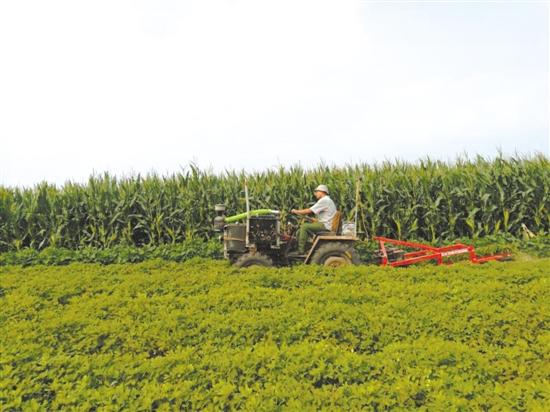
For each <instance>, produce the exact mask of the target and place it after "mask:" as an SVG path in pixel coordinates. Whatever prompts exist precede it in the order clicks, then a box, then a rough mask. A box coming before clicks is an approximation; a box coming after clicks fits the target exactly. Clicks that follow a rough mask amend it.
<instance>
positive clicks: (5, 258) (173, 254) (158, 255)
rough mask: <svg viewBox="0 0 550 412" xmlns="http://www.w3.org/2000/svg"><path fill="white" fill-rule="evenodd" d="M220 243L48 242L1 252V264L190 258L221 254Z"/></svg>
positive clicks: (178, 260)
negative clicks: (84, 244) (78, 246)
mask: <svg viewBox="0 0 550 412" xmlns="http://www.w3.org/2000/svg"><path fill="white" fill-rule="evenodd" d="M222 255H223V252H222V245H221V244H220V242H218V241H215V240H210V241H203V240H201V239H188V240H185V241H183V242H182V243H177V244H173V245H172V244H170V245H160V246H142V247H137V246H124V245H116V246H112V247H110V248H107V249H100V248H93V247H85V248H82V249H76V250H73V249H66V248H58V247H52V246H49V247H47V248H45V249H42V250H40V251H38V250H35V249H31V248H26V249H21V250H19V251H13V252H6V253H2V254H0V266H6V265H22V266H31V265H67V264H69V263H75V262H83V263H101V264H103V265H107V264H111V263H137V262H143V261H145V260H150V259H162V260H166V261H171V262H183V261H186V260H189V259H192V258H197V257H198V258H221V257H222Z"/></svg>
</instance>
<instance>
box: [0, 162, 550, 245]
mask: <svg viewBox="0 0 550 412" xmlns="http://www.w3.org/2000/svg"><path fill="white" fill-rule="evenodd" d="M245 180H246V181H247V182H248V187H249V192H250V195H251V199H250V200H251V206H252V207H253V208H259V209H263V208H269V209H279V210H281V212H282V216H283V218H285V217H286V215H287V213H288V211H289V210H290V209H292V208H296V207H306V206H309V205H311V204H312V203H313V202H314V200H315V199H314V198H313V196H312V190H313V188H314V187H315V186H316V185H317V184H319V183H324V184H327V185H328V186H329V188H330V190H331V197H332V198H333V199H334V200H335V202H336V203H337V205H338V207H339V209H340V210H341V211H342V212H343V214H344V216H348V217H353V216H354V215H355V207H356V202H355V196H356V195H355V185H356V182H357V181H358V180H359V181H360V182H361V183H360V197H359V213H358V222H357V224H358V229H359V232H360V233H362V234H363V235H364V236H366V237H372V236H376V235H384V236H388V237H398V238H406V239H417V240H427V241H430V242H442V241H445V240H452V239H455V238H459V237H482V236H487V235H496V234H499V233H507V234H511V235H515V236H520V235H521V227H522V224H525V225H527V226H528V227H529V228H530V230H532V231H534V232H535V233H542V234H545V233H548V232H549V231H550V206H549V204H550V161H549V159H548V158H547V157H545V156H543V155H538V156H532V157H518V156H516V157H511V158H505V157H503V156H502V155H501V156H498V157H497V158H495V159H492V160H488V159H484V158H482V157H479V156H478V157H475V158H473V159H469V158H464V157H462V158H458V159H456V160H455V161H454V162H442V161H434V160H431V159H429V158H427V159H422V160H420V161H419V162H416V163H407V162H403V161H385V162H382V163H380V164H376V165H368V164H356V165H347V166H343V167H335V166H330V165H326V164H321V165H319V166H317V167H314V168H309V169H306V168H303V167H301V166H293V167H289V168H283V167H277V168H273V169H267V170H265V171H259V172H252V173H245V172H243V171H234V170H229V171H225V172H223V173H214V172H212V171H209V170H201V169H200V168H198V167H197V166H195V165H189V166H188V167H185V168H183V169H182V170H181V171H179V172H177V173H173V174H171V175H167V176H159V175H156V174H149V175H146V176H141V175H134V176H124V177H115V176H112V175H110V174H108V173H105V174H101V175H94V176H91V177H90V178H89V179H88V181H87V182H86V183H83V184H81V183H74V182H67V183H66V184H64V185H63V186H55V185H51V184H47V183H41V184H38V185H36V186H34V187H30V188H29V187H26V188H18V187H15V188H10V187H1V186H0V252H3V251H10V250H16V249H23V248H33V249H44V248H46V247H48V246H61V247H64V248H71V249H80V248H86V247H96V248H108V247H113V246H116V245H126V246H145V245H149V246H159V245H164V244H175V243H180V242H184V241H185V240H186V239H188V238H189V237H193V238H199V239H200V238H202V239H208V238H211V237H212V236H214V234H213V233H212V231H211V220H212V217H213V213H212V207H213V205H214V204H216V203H225V204H226V205H227V208H228V211H230V212H231V213H233V214H236V213H239V212H242V211H244V209H245V199H244V191H243V186H244V181H245Z"/></svg>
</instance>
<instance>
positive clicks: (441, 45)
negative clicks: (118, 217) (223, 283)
mask: <svg viewBox="0 0 550 412" xmlns="http://www.w3.org/2000/svg"><path fill="white" fill-rule="evenodd" d="M548 8H549V6H548V4H547V3H546V2H479V1H478V2H467V1H462V2H372V1H348V0H337V1H323V0H315V1H309V0H306V1H303V0H293V1H286V0H278V1H273V2H264V1H257V0H256V1H243V0H213V1H195V0H190V1H185V2H182V1H177V0H131V1H130V0H120V1H112V0H111V1H106V0H95V1H93V2H91V1H87V2H85V1H75V0H67V1H60V0H50V1H43V0H17V1H0V185H4V186H16V185H20V186H31V185H34V184H36V183H38V182H41V181H44V180H45V181H48V182H52V183H56V184H63V183H64V182H66V181H76V182H85V181H86V179H87V178H88V176H89V175H90V174H92V173H95V174H97V173H102V172H105V171H109V172H111V173H114V174H117V175H124V176H127V175H131V174H136V173H149V172H157V173H160V174H168V173H173V172H178V171H180V170H182V169H185V168H186V167H187V166H188V165H189V164H190V163H194V164H196V165H198V166H200V167H201V168H207V169H211V170H212V171H214V172H223V171H224V170H227V169H245V170H248V171H254V170H264V169H267V168H272V167H278V166H281V165H282V166H290V165H296V164H300V165H302V166H304V167H311V166H315V165H317V164H319V163H321V162H322V163H325V164H335V165H343V164H349V163H359V162H368V163H376V162H381V161H384V160H392V159H401V160H409V161H414V160H416V159H419V158H425V157H426V156H430V157H432V158H437V159H443V160H452V159H455V158H456V157H457V156H459V155H468V156H474V155H476V154H481V155H483V156H487V157H492V156H495V155H496V154H497V153H498V152H499V151H500V152H502V153H504V154H505V155H511V154H515V153H518V154H522V155H529V154H532V153H544V154H546V155H550V152H549V150H550V149H549V144H550V142H549V112H550V110H549V52H548V50H549V16H550V11H549V10H548Z"/></svg>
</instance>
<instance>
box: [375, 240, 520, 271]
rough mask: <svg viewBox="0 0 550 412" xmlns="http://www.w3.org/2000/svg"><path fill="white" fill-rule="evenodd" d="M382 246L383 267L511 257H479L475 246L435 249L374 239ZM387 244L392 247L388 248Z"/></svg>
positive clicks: (475, 261)
mask: <svg viewBox="0 0 550 412" xmlns="http://www.w3.org/2000/svg"><path fill="white" fill-rule="evenodd" d="M373 239H374V240H376V241H378V244H379V245H380V258H381V260H380V264H381V265H382V266H385V265H390V266H408V265H412V264H414V263H419V262H424V261H430V260H433V261H435V262H436V263H437V264H438V265H441V264H451V263H452V262H448V261H445V260H444V259H445V258H448V257H451V256H455V255H462V254H467V255H468V257H469V259H470V262H472V263H485V262H489V261H492V260H506V259H508V258H509V257H510V255H509V254H499V255H491V256H482V257H480V256H477V255H476V252H475V249H474V247H473V246H468V245H464V244H462V243H455V244H453V245H449V246H443V247H435V246H430V245H426V244H423V243H415V242H407V241H404V240H396V239H389V238H386V237H374V238H373ZM386 244H388V245H391V246H386ZM395 246H400V247H403V248H406V249H409V250H411V251H410V252H405V251H402V250H398V249H396V248H395Z"/></svg>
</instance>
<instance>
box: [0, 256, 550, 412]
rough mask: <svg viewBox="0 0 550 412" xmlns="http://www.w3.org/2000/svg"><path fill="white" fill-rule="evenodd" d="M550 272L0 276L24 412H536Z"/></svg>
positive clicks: (220, 266) (17, 397)
mask: <svg viewBox="0 0 550 412" xmlns="http://www.w3.org/2000/svg"><path fill="white" fill-rule="evenodd" d="M549 265H550V260H549V259H540V260H531V261H529V262H511V263H498V262H494V263H489V264H486V265H483V266H474V265H470V264H463V263H457V264H455V265H453V266H448V267H445V266H442V267H434V266H426V267H416V268H412V267H411V268H407V269H392V268H381V267H375V266H359V267H350V268H345V269H339V270H334V269H330V268H324V267H309V266H301V267H296V268H284V269H266V268H252V269H247V270H243V271H237V270H235V269H234V268H232V267H230V266H229V265H227V263H226V262H212V261H210V262H208V261H194V262H186V263H170V262H161V261H149V262H146V263H139V264H135V265H117V264H113V265H109V266H101V265H92V264H71V265H68V266H63V267H45V266H33V267H28V268H22V267H18V266H8V267H0V288H1V289H0V290H1V291H2V293H1V294H0V330H1V331H2V333H0V351H1V352H0V354H1V356H0V400H1V402H2V407H3V408H4V409H6V410H9V411H20V410H25V411H26V410H147V411H149V410H166V411H172V410H236V409H243V410H268V411H272V410H362V409H363V410H389V409H414V408H424V409H426V410H544V409H545V407H546V405H548V403H549V402H550V393H549V391H548V362H547V354H548V350H549V344H550V340H549V331H548V322H549V318H548V316H549V315H548V314H549V313H550V287H549V273H548V266H549Z"/></svg>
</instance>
